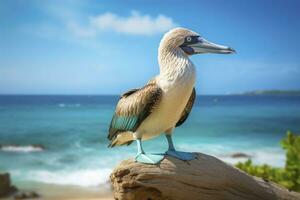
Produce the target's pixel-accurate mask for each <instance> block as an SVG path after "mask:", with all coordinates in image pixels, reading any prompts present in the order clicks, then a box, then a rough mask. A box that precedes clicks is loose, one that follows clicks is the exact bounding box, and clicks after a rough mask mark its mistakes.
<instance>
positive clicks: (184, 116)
mask: <svg viewBox="0 0 300 200" xmlns="http://www.w3.org/2000/svg"><path fill="white" fill-rule="evenodd" d="M195 99H196V90H195V88H193V91H192V94H191V96H190V98H189V100H188V102H187V104H186V106H185V109H184V110H183V112H182V114H181V117H180V119H179V121H178V122H177V123H176V127H177V126H180V125H181V124H183V123H184V122H185V120H186V119H187V118H188V116H189V114H190V112H191V110H192V108H193V105H194V102H195Z"/></svg>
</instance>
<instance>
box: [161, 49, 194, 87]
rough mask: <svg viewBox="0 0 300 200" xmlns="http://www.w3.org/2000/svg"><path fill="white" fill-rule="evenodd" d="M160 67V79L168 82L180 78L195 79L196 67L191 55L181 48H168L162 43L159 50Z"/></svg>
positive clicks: (176, 80) (177, 80)
mask: <svg viewBox="0 0 300 200" xmlns="http://www.w3.org/2000/svg"><path fill="white" fill-rule="evenodd" d="M158 62H159V67H160V74H159V79H160V80H163V81H167V82H174V83H175V82H180V80H183V81H184V80H188V79H191V81H194V79H195V67H194V64H193V63H192V61H191V60H190V59H189V57H188V56H187V55H186V54H185V53H184V52H183V51H182V50H181V49H180V48H168V46H164V45H160V47H159V51H158Z"/></svg>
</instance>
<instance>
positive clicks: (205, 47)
mask: <svg viewBox="0 0 300 200" xmlns="http://www.w3.org/2000/svg"><path fill="white" fill-rule="evenodd" d="M189 46H190V47H191V48H192V49H193V50H194V52H195V53H220V54H232V53H236V51H235V50H234V49H232V48H230V47H227V46H223V45H219V44H215V43H212V42H209V41H207V40H205V39H204V38H198V42H197V43H194V44H191V45H189Z"/></svg>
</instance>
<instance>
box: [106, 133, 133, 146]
mask: <svg viewBox="0 0 300 200" xmlns="http://www.w3.org/2000/svg"><path fill="white" fill-rule="evenodd" d="M133 141H134V138H133V134H132V132H122V133H118V135H117V137H115V138H113V139H112V140H111V142H110V144H109V145H108V147H111V148H112V147H115V146H121V145H130V144H131V143H132V142H133Z"/></svg>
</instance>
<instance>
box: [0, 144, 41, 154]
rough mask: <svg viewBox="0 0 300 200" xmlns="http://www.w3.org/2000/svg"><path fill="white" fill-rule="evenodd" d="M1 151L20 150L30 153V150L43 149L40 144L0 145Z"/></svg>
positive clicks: (37, 150)
mask: <svg viewBox="0 0 300 200" xmlns="http://www.w3.org/2000/svg"><path fill="white" fill-rule="evenodd" d="M0 150H1V151H7V152H20V153H30V152H40V151H44V147H43V146H41V145H27V146H20V145H0Z"/></svg>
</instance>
